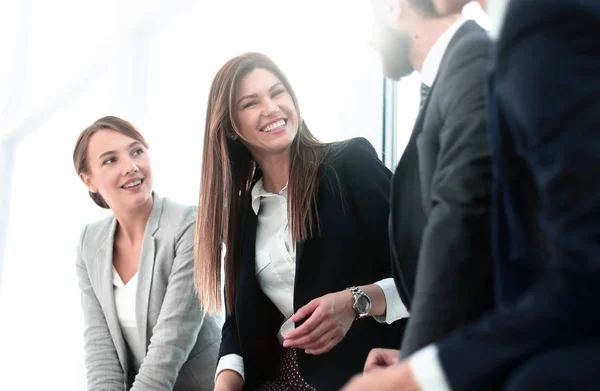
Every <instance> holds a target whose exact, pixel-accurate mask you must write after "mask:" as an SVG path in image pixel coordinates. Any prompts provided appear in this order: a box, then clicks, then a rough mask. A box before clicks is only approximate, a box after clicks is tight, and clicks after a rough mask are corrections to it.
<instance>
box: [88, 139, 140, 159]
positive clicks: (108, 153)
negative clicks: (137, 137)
mask: <svg viewBox="0 0 600 391" xmlns="http://www.w3.org/2000/svg"><path fill="white" fill-rule="evenodd" d="M136 145H142V143H140V142H139V141H134V142H132V143H131V144H129V145H128V146H127V148H125V149H131V148H132V147H134V146H136ZM114 153H116V152H115V151H106V152H102V153H101V154H100V156H98V159H102V158H103V157H104V156H106V155H112V154H114Z"/></svg>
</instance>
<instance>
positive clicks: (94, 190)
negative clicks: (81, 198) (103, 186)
mask: <svg viewBox="0 0 600 391" xmlns="http://www.w3.org/2000/svg"><path fill="white" fill-rule="evenodd" d="M79 178H80V179H81V181H82V182H83V183H84V184H85V186H86V187H87V188H88V190H89V191H91V192H92V193H97V192H98V188H97V187H96V186H94V183H93V182H92V177H91V176H89V175H88V174H84V173H81V174H79Z"/></svg>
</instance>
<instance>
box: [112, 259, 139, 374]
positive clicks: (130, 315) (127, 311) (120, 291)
mask: <svg viewBox="0 0 600 391" xmlns="http://www.w3.org/2000/svg"><path fill="white" fill-rule="evenodd" d="M137 276H138V274H137V273H135V275H134V276H133V277H131V280H129V281H128V282H127V284H123V280H122V279H121V276H119V273H118V272H117V269H115V267H114V266H113V287H114V294H115V307H116V309H117V318H118V319H119V326H121V332H122V333H123V338H124V339H125V342H126V343H127V346H128V347H129V354H131V358H132V363H133V366H134V367H133V369H134V370H135V371H136V372H138V371H139V369H140V367H141V366H142V361H144V357H145V356H146V347H145V343H142V341H141V340H140V333H139V332H138V328H137V320H136V318H135V298H136V292H137V285H138V284H137Z"/></svg>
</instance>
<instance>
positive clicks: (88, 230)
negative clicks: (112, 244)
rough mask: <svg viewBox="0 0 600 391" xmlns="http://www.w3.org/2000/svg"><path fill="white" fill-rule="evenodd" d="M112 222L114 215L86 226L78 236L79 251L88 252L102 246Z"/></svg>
mask: <svg viewBox="0 0 600 391" xmlns="http://www.w3.org/2000/svg"><path fill="white" fill-rule="evenodd" d="M114 221H115V217H114V215H110V216H107V217H104V218H102V219H100V220H96V221H94V222H92V223H89V224H87V225H86V226H85V227H84V228H83V229H82V230H81V234H80V236H79V247H78V248H79V249H80V251H85V252H89V251H93V250H95V249H97V248H98V247H100V246H102V245H103V244H104V242H105V241H106V239H107V238H108V235H109V234H110V227H111V226H112V224H113V223H114Z"/></svg>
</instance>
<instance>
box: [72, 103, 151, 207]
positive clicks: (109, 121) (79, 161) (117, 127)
mask: <svg viewBox="0 0 600 391" xmlns="http://www.w3.org/2000/svg"><path fill="white" fill-rule="evenodd" d="M103 129H108V130H113V131H115V132H117V133H121V134H122V135H124V136H127V137H131V138H132V139H134V140H136V141H139V142H140V143H141V144H142V145H143V146H144V147H146V148H148V143H147V142H146V139H144V136H142V134H141V133H140V132H139V131H138V130H137V129H136V128H135V126H133V125H132V124H131V123H129V122H128V121H125V120H124V119H121V118H119V117H114V116H110V115H109V116H106V117H102V118H100V119H98V120H96V121H94V123H93V124H91V125H90V126H88V127H87V128H85V129H84V130H83V132H81V134H80V135H79V137H78V138H77V142H76V143H75V149H74V150H73V164H74V165H75V171H76V172H77V175H80V174H89V173H90V172H89V166H88V159H87V151H88V145H89V144H90V139H91V138H92V136H93V135H94V133H96V132H98V131H99V130H103ZM88 193H89V195H90V197H91V198H92V200H94V202H95V203H96V204H97V205H98V206H100V207H101V208H104V209H110V207H109V206H108V204H107V203H106V201H105V200H104V198H102V196H101V195H100V194H99V193H92V192H91V191H89V192H88Z"/></svg>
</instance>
